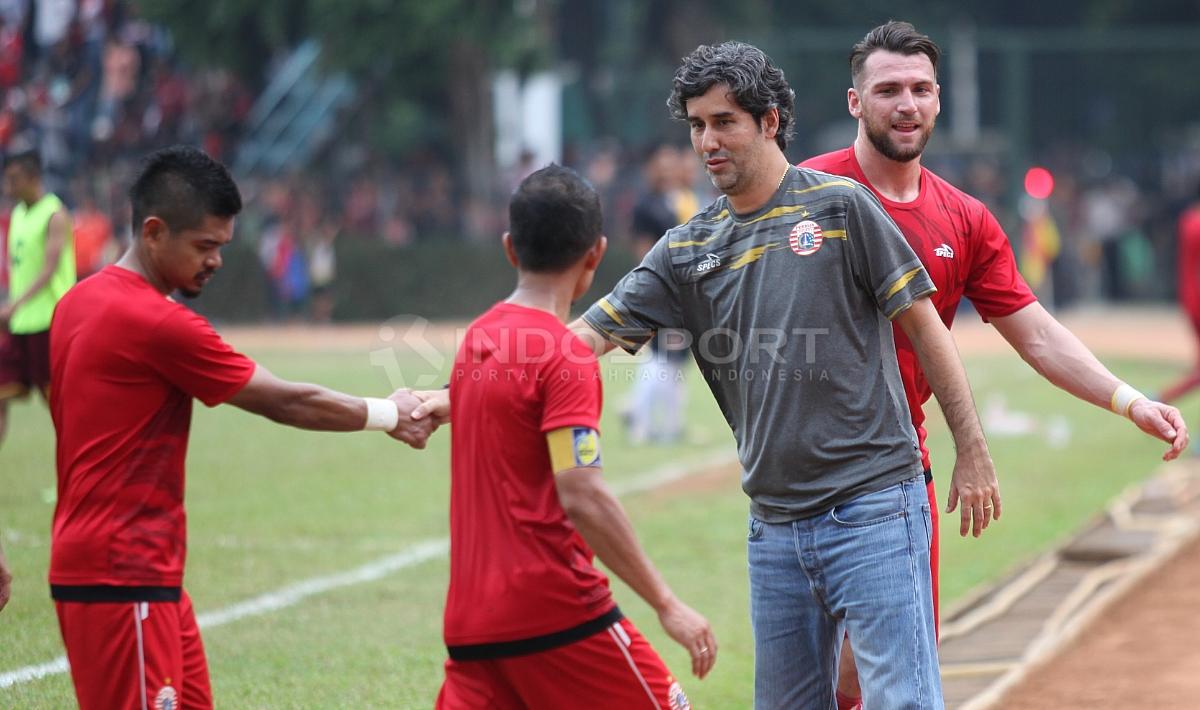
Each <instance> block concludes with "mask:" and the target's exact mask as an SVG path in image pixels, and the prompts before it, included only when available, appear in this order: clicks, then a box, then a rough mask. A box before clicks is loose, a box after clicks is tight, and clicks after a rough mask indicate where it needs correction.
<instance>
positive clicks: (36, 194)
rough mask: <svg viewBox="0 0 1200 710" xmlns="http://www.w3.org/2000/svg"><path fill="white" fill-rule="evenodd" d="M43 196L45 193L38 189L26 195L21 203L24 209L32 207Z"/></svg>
mask: <svg viewBox="0 0 1200 710" xmlns="http://www.w3.org/2000/svg"><path fill="white" fill-rule="evenodd" d="M45 196H46V191H45V190H43V189H42V188H40V187H39V188H37V189H36V190H33V191H32V192H30V193H29V194H28V195H26V196H25V199H23V200H21V202H24V203H25V206H26V207H33V206H34V205H36V204H37V203H38V202H40V201H41V199H42V198H43V197H45Z"/></svg>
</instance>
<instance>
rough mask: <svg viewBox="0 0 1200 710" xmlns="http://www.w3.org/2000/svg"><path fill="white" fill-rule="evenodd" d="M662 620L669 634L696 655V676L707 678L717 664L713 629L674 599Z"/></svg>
mask: <svg viewBox="0 0 1200 710" xmlns="http://www.w3.org/2000/svg"><path fill="white" fill-rule="evenodd" d="M658 621H659V623H661V624H662V627H663V629H664V630H665V631H666V632H667V635H668V636H670V637H671V638H673V639H675V641H676V642H677V643H678V644H679V645H680V646H683V647H684V648H686V649H687V652H688V653H689V654H691V656H692V673H695V674H696V677H697V678H704V676H706V675H708V672H709V671H710V670H712V667H713V664H714V663H716V662H717V639H716V637H714V636H713V633H712V627H711V626H709V623H708V619H705V618H704V617H703V616H701V615H700V614H699V613H697V612H696V611H695V610H694V609H692V608H691V607H690V606H688V605H687V604H684V603H683V602H681V601H679V600H678V599H674V598H672V599H671V601H670V602H668V603H667V604H666V605H665V606H664V607H663V608H662V609H661V610H660V611H659V612H658Z"/></svg>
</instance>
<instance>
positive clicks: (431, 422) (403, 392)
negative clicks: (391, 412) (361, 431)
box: [367, 387, 450, 449]
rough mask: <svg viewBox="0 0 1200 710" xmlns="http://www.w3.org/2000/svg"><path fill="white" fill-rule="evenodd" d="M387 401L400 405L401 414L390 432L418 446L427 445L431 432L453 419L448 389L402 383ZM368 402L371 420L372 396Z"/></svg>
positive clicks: (399, 412)
mask: <svg viewBox="0 0 1200 710" xmlns="http://www.w3.org/2000/svg"><path fill="white" fill-rule="evenodd" d="M387 401H390V402H392V403H393V404H395V405H396V410H397V412H398V415H399V416H398V419H397V422H396V425H395V427H394V428H391V429H387V430H386V431H387V433H388V436H390V437H392V438H393V439H398V440H400V441H403V442H404V443H406V444H408V445H409V446H411V447H413V448H414V449H423V448H425V443H426V442H427V441H428V440H429V435H430V434H432V433H433V432H434V431H436V430H437V428H438V427H439V426H441V425H443V424H447V423H449V422H450V390H448V389H436V390H410V389H408V388H407V387H401V388H400V389H398V390H396V391H395V392H393V393H392V394H391V395H389V396H388V398H387ZM367 406H368V414H367V418H368V424H369V423H370V420H371V416H372V412H371V411H370V408H371V403H370V400H368V404H367ZM389 423H390V422H389Z"/></svg>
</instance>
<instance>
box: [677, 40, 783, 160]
mask: <svg viewBox="0 0 1200 710" xmlns="http://www.w3.org/2000/svg"><path fill="white" fill-rule="evenodd" d="M717 84H725V85H726V86H728V87H729V93H730V94H732V95H733V100H734V101H735V102H737V105H738V106H740V107H741V108H742V110H743V111H745V112H747V113H749V114H750V115H751V116H753V117H754V120H755V121H761V120H762V117H763V116H764V115H766V113H767V111H770V110H771V109H773V108H774V109H779V132H778V133H776V134H775V142H776V143H777V144H778V145H779V148H780V150H783V149H786V148H787V144H788V141H789V140H791V138H792V134H793V129H794V127H795V118H794V110H795V103H796V92H794V91H792V88H791V87H790V86H788V83H787V79H786V78H785V77H784V76H783V71H782V70H781V69H780V68H779V67H777V66H775V63H774V62H772V61H771V58H770V57H768V56H767V55H766V54H765V53H764V52H763V51H762V50H761V49H759V48H758V47H755V46H753V45H749V44H746V43H744V42H724V43H722V44H718V45H707V44H702V45H700V46H699V47H696V49H694V50H693V51H692V53H691V54H689V55H687V56H686V57H684V58H683V63H682V64H680V65H679V68H678V69H676V70H675V78H674V79H673V80H672V82H671V96H670V98H668V99H667V108H669V109H670V110H671V116H672V117H673V118H677V119H679V120H681V121H686V120H687V117H688V115H687V102H688V99H694V98H696V97H697V96H703V95H704V94H706V93H707V92H708V90H709V89H711V88H712V87H714V86H716V85H717Z"/></svg>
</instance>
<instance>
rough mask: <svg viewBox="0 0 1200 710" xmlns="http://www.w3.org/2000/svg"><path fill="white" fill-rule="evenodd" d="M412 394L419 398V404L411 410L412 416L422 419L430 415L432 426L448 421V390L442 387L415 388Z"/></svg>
mask: <svg viewBox="0 0 1200 710" xmlns="http://www.w3.org/2000/svg"><path fill="white" fill-rule="evenodd" d="M413 396H415V397H416V398H417V399H419V400H420V405H419V406H418V407H416V408H415V409H413V410H412V418H413V419H415V420H422V419H425V418H426V417H431V418H432V419H433V422H434V428H435V429H436V428H437V427H438V426H441V425H442V424H449V423H450V390H449V389H448V388H445V387H443V388H442V389H436V390H417V391H414V392H413Z"/></svg>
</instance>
